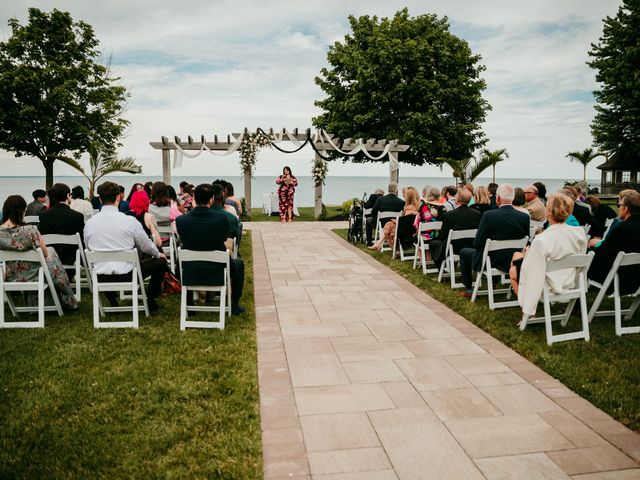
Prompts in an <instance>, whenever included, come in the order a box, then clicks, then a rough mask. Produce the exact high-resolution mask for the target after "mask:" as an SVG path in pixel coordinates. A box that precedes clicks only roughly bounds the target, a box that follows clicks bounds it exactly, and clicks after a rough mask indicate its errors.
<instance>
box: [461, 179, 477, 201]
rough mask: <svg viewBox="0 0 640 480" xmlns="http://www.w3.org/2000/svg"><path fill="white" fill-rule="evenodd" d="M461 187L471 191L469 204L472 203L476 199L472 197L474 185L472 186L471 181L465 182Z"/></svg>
mask: <svg viewBox="0 0 640 480" xmlns="http://www.w3.org/2000/svg"><path fill="white" fill-rule="evenodd" d="M462 188H466V189H467V190H469V192H471V200H469V206H471V205H473V204H474V203H475V202H476V201H475V198H474V197H473V192H474V191H475V187H474V186H473V184H472V183H465V184H464V185H463V186H462Z"/></svg>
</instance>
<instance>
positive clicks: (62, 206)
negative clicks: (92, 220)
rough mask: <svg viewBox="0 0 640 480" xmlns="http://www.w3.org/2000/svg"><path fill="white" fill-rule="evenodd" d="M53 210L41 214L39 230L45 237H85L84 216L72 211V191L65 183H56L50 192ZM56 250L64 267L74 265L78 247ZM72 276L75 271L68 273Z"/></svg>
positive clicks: (66, 246) (65, 247) (56, 247)
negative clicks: (52, 235)
mask: <svg viewBox="0 0 640 480" xmlns="http://www.w3.org/2000/svg"><path fill="white" fill-rule="evenodd" d="M49 200H50V201H51V208H49V209H47V210H44V211H43V212H42V213H40V224H39V225H38V230H39V231H40V233H42V234H43V235H47V234H50V233H57V234H59V235H75V234H76V233H79V234H80V238H82V237H83V232H84V215H82V214H81V213H80V212H76V211H75V210H72V209H71V207H70V206H69V204H70V203H71V190H70V189H69V187H68V186H67V185H65V184H64V183H56V184H54V185H53V187H51V190H50V191H49ZM54 245H55V244H54ZM55 250H56V252H57V253H58V256H59V257H60V261H61V262H62V263H63V264H64V265H72V264H73V263H74V262H75V261H76V250H77V247H74V246H73V245H55ZM67 273H68V274H70V275H72V274H73V273H74V272H73V271H67Z"/></svg>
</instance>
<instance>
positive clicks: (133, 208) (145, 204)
mask: <svg viewBox="0 0 640 480" xmlns="http://www.w3.org/2000/svg"><path fill="white" fill-rule="evenodd" d="M126 214H127V215H130V216H132V217H133V218H135V219H136V220H138V222H140V225H142V228H143V230H144V233H146V234H147V235H148V236H149V237H150V238H151V239H152V240H153V243H155V244H156V247H158V248H161V247H162V239H161V238H160V233H158V225H157V224H156V219H155V217H154V216H153V215H151V214H150V213H149V197H147V192H145V191H144V190H138V191H136V192H133V195H132V196H131V201H130V202H129V211H128V212H127V213H126Z"/></svg>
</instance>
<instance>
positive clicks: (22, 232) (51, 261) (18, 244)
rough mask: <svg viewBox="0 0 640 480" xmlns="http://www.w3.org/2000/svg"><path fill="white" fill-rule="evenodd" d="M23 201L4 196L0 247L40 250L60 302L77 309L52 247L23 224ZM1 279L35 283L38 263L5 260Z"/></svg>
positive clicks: (24, 204)
mask: <svg viewBox="0 0 640 480" xmlns="http://www.w3.org/2000/svg"><path fill="white" fill-rule="evenodd" d="M26 210H27V202H26V201H25V200H24V198H22V197H21V196H20V195H11V196H9V197H7V199H6V200H5V202H4V205H3V206H2V219H3V223H2V224H0V250H14V251H15V250H17V251H26V250H37V248H38V247H40V249H41V250H42V254H43V255H44V258H45V260H46V262H47V267H48V268H49V273H50V274H51V278H52V280H53V285H54V287H55V289H56V291H57V292H58V293H59V294H60V301H61V303H62V305H63V306H64V307H65V308H66V309H69V310H76V309H77V308H78V301H77V300H76V297H75V295H74V293H73V288H71V285H70V284H69V278H68V277H67V273H66V272H65V270H64V268H63V267H62V263H61V262H60V258H58V254H57V253H56V250H55V249H54V248H53V247H47V245H46V244H45V241H44V239H43V238H42V235H41V234H40V232H39V231H38V228H37V227H36V226H34V225H25V224H24V214H25V212H26ZM6 263H7V264H6V269H5V270H4V275H5V279H6V280H7V281H9V282H16V281H18V282H36V281H38V275H39V270H40V264H39V263H35V262H6Z"/></svg>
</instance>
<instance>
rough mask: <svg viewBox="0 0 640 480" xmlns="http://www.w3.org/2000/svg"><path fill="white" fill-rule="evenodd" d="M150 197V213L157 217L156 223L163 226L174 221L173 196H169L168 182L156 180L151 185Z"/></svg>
mask: <svg viewBox="0 0 640 480" xmlns="http://www.w3.org/2000/svg"><path fill="white" fill-rule="evenodd" d="M145 191H146V189H145ZM149 199H150V204H149V213H150V214H151V215H153V216H154V217H155V219H156V223H157V224H158V225H163V226H166V225H170V224H171V222H172V220H171V197H169V189H168V188H167V184H166V183H164V182H155V183H154V184H153V186H152V187H151V196H150V197H149Z"/></svg>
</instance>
